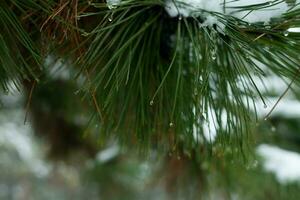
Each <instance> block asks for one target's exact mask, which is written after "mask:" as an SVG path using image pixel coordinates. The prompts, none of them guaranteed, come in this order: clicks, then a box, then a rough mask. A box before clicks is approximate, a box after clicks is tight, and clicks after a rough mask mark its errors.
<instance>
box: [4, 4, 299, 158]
mask: <svg viewBox="0 0 300 200" xmlns="http://www.w3.org/2000/svg"><path fill="white" fill-rule="evenodd" d="M270 2H271V4H270V3H263V4H256V5H249V6H241V7H239V8H238V9H239V10H242V11H249V13H251V12H252V11H253V10H259V9H265V8H267V7H269V6H271V5H273V4H276V3H280V2H282V0H275V1H270ZM164 3H165V1H162V0H124V1H121V3H120V4H119V5H118V6H114V7H112V8H111V9H108V7H107V5H106V3H105V2H104V1H83V0H60V1H55V0H49V1H41V0H27V1H22V0H4V1H1V2H0V27H1V29H0V51H1V52H0V81H1V86H2V88H3V90H4V91H6V90H7V89H8V88H7V84H8V81H11V80H13V81H14V83H15V84H16V85H18V86H20V85H21V84H22V83H24V82H25V81H29V82H31V84H32V89H33V90H34V88H33V87H34V84H41V83H43V82H46V81H47V78H46V77H47V76H45V71H46V68H45V65H44V63H45V62H46V59H47V57H48V56H49V55H52V56H55V57H57V58H59V59H62V60H63V61H64V62H66V63H68V67H69V68H72V69H70V70H73V71H78V73H77V75H76V76H74V78H77V79H78V80H80V79H82V78H83V79H84V83H83V84H79V86H78V91H77V92H76V94H77V93H78V94H77V95H76V97H77V98H81V100H82V101H83V102H86V103H90V104H92V105H93V110H94V114H93V115H92V116H91V120H90V122H89V123H90V124H94V123H97V124H98V125H99V126H98V127H99V130H98V131H99V132H100V134H99V137H100V139H101V141H102V140H104V139H109V138H111V137H112V135H113V137H116V138H117V139H118V140H119V141H120V142H121V143H122V144H126V145H137V146H139V147H140V148H141V149H142V150H148V149H149V148H152V147H153V146H154V147H159V148H163V149H168V150H179V151H184V152H185V151H186V150H187V151H188V152H199V149H205V150H203V151H206V150H209V152H210V150H211V143H213V141H212V136H207V135H206V134H207V133H208V134H213V132H215V131H216V132H218V135H217V138H216V141H215V143H220V144H221V146H223V145H232V146H238V147H239V149H240V150H242V149H243V148H244V145H245V144H244V136H246V137H247V139H249V138H248V136H249V133H250V131H251V128H252V127H253V125H255V124H256V123H257V119H256V118H255V117H253V116H255V111H254V113H252V111H251V108H252V107H253V105H254V106H255V102H256V101H257V98H260V100H261V101H263V102H264V96H263V95H262V94H261V93H260V91H259V90H258V88H257V86H256V84H257V83H256V82H255V81H254V77H255V80H257V79H260V80H261V81H262V82H263V80H264V77H265V76H266V75H268V74H275V75H277V76H278V77H281V78H287V79H288V80H289V81H290V83H295V84H298V83H299V79H298V75H299V72H298V71H299V63H300V62H299V56H298V52H299V51H300V42H299V40H300V37H299V33H290V32H287V30H288V29H289V28H292V27H299V26H300V20H299V19H300V18H299V12H300V9H299V7H298V5H296V4H295V2H289V4H290V5H292V6H291V8H290V10H289V12H287V13H286V14H284V15H283V17H281V18H276V19H272V20H271V22H270V23H268V24H265V23H248V22H246V21H244V20H243V19H238V18H235V17H233V16H228V15H224V14H220V13H214V12H210V13H209V14H210V15H212V16H214V17H216V18H217V19H218V21H219V22H221V24H223V25H224V26H225V29H224V30H222V31H220V30H221V27H218V25H214V26H203V25H202V24H203V22H204V19H203V18H201V16H200V17H187V18H185V17H182V16H179V17H178V18H171V17H169V15H168V14H167V13H166V11H165V9H164ZM224 7H226V4H224ZM201 12H208V11H201ZM79 82H80V81H79ZM29 101H30V99H29ZM253 114H254V115H253ZM89 129H90V126H89V127H87V130H86V133H89V132H90V131H89ZM202 147H204V148H202ZM201 151H202V150H201ZM189 155H190V153H189Z"/></svg>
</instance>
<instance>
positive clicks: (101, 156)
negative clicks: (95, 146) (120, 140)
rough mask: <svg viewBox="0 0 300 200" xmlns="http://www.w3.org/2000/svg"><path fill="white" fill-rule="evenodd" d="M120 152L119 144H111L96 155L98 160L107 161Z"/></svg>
mask: <svg viewBox="0 0 300 200" xmlns="http://www.w3.org/2000/svg"><path fill="white" fill-rule="evenodd" d="M119 152H120V148H119V146H117V145H114V146H111V147H109V148H107V149H105V150H103V151H100V152H99V153H98V154H97V155H96V159H97V161H99V162H101V163H105V162H108V161H110V160H111V159H113V158H114V157H116V156H117V155H118V154H119Z"/></svg>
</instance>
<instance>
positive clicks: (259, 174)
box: [0, 58, 300, 200]
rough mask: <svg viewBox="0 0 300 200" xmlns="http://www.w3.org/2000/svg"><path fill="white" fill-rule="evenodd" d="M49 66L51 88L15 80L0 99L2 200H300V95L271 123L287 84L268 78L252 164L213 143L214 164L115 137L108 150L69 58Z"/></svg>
mask: <svg viewBox="0 0 300 200" xmlns="http://www.w3.org/2000/svg"><path fill="white" fill-rule="evenodd" d="M48 61H49V62H47V63H46V65H47V66H48V72H47V74H46V75H45V76H48V77H47V78H45V80H48V81H47V82H44V83H41V84H38V85H33V84H34V83H24V88H16V87H15V86H14V84H13V82H12V83H11V84H10V89H9V90H8V91H5V94H1V96H0V101H1V104H0V105H1V107H0V199H8V200H10V199H12V200H29V199H46V200H47V199H49V200H50V199H55V200H59V199H72V200H74V199H85V198H86V199H104V200H126V199H128V200H132V199H133V200H134V199H137V200H144V199H145V200H147V199H149V200H150V199H158V200H159V199H162V200H164V199H167V200H168V199H183V200H184V199H212V200H215V199H217V200H218V199H234V200H238V199H243V200H245V199H288V200H293V199H295V200H299V199H300V133H299V132H300V102H299V101H298V99H299V97H300V96H299V95H300V92H299V91H300V90H299V88H294V87H292V88H291V89H290V90H289V92H288V93H287V94H286V95H285V96H284V98H283V99H282V100H281V101H280V102H279V104H278V105H277V106H276V108H275V109H274V111H273V112H272V114H271V116H270V117H269V118H268V119H267V120H264V117H265V116H266V115H267V114H268V112H270V110H271V109H272V107H273V106H274V104H275V103H276V101H277V100H278V98H279V96H280V95H281V94H283V93H284V91H285V90H286V88H287V87H288V84H289V83H288V82H286V81H285V80H282V79H278V78H276V77H274V76H272V75H269V76H267V77H266V79H265V80H264V82H265V84H261V85H259V89H260V91H261V92H262V93H263V94H264V95H266V96H267V98H266V102H267V104H268V106H267V107H265V106H263V105H260V102H259V101H258V102H257V104H258V107H257V112H258V117H259V119H258V123H257V126H256V127H254V130H253V133H252V135H253V136H252V137H251V140H250V141H249V144H248V145H249V149H250V153H247V159H242V158H240V156H238V157H236V156H235V155H234V154H233V153H232V152H234V151H237V150H236V149H234V147H228V148H224V147H219V146H218V145H214V144H213V139H212V151H214V152H217V153H215V154H214V156H207V155H206V154H203V156H201V154H200V155H199V154H197V156H196V157H195V156H194V155H191V154H189V153H184V152H183V153H182V154H179V153H177V152H172V151H171V152H169V151H168V152H167V151H165V152H163V151H159V152H158V151H157V149H156V148H153V149H152V150H150V152H148V153H147V154H143V153H140V152H137V150H136V149H135V148H134V147H131V148H129V147H125V146H122V145H120V144H118V143H117V142H116V140H115V139H114V138H113V137H112V138H111V140H110V141H108V142H106V143H105V144H103V142H102V141H101V136H99V135H98V134H97V129H98V128H99V127H98V124H97V122H96V120H91V116H92V115H93V110H92V109H93V107H92V106H89V107H87V106H86V104H85V103H83V102H82V100H81V97H80V96H78V92H77V91H76V88H78V85H80V84H81V83H80V78H79V79H77V80H76V81H75V80H72V78H71V77H73V75H74V73H76V72H73V71H69V69H67V68H66V66H65V62H63V61H62V60H60V59H55V60H54V59H53V58H49V59H48ZM258 82H259V81H258ZM218 152H222V153H220V154H218ZM227 152H228V153H227Z"/></svg>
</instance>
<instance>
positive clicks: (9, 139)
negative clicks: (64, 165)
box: [0, 110, 50, 177]
mask: <svg viewBox="0 0 300 200" xmlns="http://www.w3.org/2000/svg"><path fill="white" fill-rule="evenodd" d="M24 116H25V113H24V110H15V111H14V110H10V111H9V112H8V113H5V112H3V113H0V121H1V123H0V145H1V146H6V147H10V148H13V149H14V150H15V151H16V152H17V153H18V155H19V156H20V158H21V160H23V161H24V163H25V164H26V165H27V166H28V168H29V169H30V170H31V171H32V172H33V173H34V174H35V175H36V176H39V177H41V176H47V175H48V173H49V172H50V166H49V165H47V164H46V163H45V162H43V160H42V159H40V158H39V155H37V151H35V148H34V147H35V145H34V143H33V140H32V129H31V127H30V126H29V125H24V124H23V121H24Z"/></svg>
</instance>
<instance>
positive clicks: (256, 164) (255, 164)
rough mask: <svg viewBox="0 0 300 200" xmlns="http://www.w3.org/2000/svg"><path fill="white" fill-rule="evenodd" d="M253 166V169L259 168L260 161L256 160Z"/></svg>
mask: <svg viewBox="0 0 300 200" xmlns="http://www.w3.org/2000/svg"><path fill="white" fill-rule="evenodd" d="M252 165H253V166H252V167H253V168H256V167H257V166H258V161H257V160H254V162H253V164H252Z"/></svg>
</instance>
